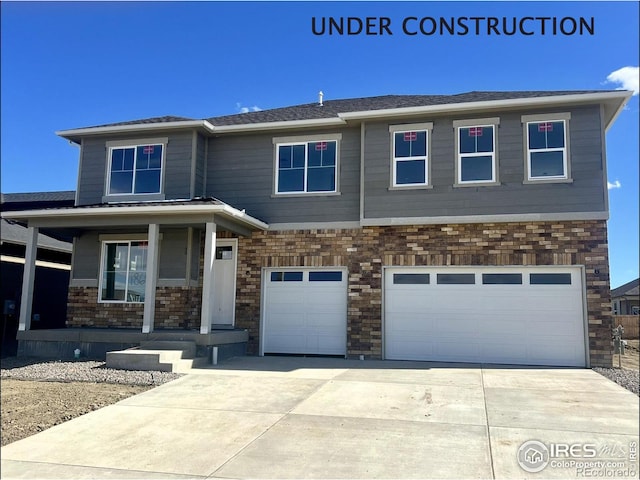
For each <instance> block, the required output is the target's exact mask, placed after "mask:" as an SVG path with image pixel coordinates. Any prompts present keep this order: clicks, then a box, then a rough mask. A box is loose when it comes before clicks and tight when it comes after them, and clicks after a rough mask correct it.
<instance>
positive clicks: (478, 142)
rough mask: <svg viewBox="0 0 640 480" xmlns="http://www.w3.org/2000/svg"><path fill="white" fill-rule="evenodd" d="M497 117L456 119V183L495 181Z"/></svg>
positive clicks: (491, 182) (496, 176)
mask: <svg viewBox="0 0 640 480" xmlns="http://www.w3.org/2000/svg"><path fill="white" fill-rule="evenodd" d="M499 123H500V119H499V118H484V119H477V120H456V121H454V122H453V126H454V128H455V130H456V185H458V186H463V185H470V186H473V185H480V184H482V185H486V184H495V183H497V182H498V153H497V148H496V131H497V126H498V125H499Z"/></svg>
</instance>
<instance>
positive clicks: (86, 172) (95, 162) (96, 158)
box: [78, 132, 192, 205]
mask: <svg viewBox="0 0 640 480" xmlns="http://www.w3.org/2000/svg"><path fill="white" fill-rule="evenodd" d="M150 137H153V138H156V137H168V138H169V143H168V145H167V151H166V154H165V159H166V161H165V171H164V174H165V188H164V194H165V196H166V198H167V199H178V198H189V194H190V186H191V149H192V133H191V132H180V133H171V134H169V133H167V132H154V133H153V134H149V133H147V134H138V135H119V136H117V137H116V136H99V137H91V138H85V139H83V141H82V149H81V152H82V158H81V161H80V172H79V179H78V180H79V181H78V205H92V204H96V203H102V197H103V196H104V195H105V193H106V192H105V187H106V179H105V175H106V171H107V146H106V144H107V142H109V141H114V140H118V141H119V140H132V141H134V142H135V140H136V139H139V138H150Z"/></svg>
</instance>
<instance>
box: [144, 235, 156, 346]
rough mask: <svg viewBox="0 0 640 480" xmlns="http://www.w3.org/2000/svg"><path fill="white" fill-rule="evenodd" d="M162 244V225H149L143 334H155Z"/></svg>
mask: <svg viewBox="0 0 640 480" xmlns="http://www.w3.org/2000/svg"><path fill="white" fill-rule="evenodd" d="M159 244H160V225H158V224H157V223H151V224H149V237H148V244H147V276H146V279H145V287H144V314H143V316H142V333H151V332H153V319H154V316H155V314H156V286H157V284H158V250H159V248H158V247H159Z"/></svg>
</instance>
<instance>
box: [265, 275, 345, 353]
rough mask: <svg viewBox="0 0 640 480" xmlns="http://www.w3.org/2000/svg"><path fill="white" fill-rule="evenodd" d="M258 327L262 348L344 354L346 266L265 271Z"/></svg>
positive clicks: (275, 350) (280, 351)
mask: <svg viewBox="0 0 640 480" xmlns="http://www.w3.org/2000/svg"><path fill="white" fill-rule="evenodd" d="M262 328H263V353H295V354H316V355H346V350H347V273H346V271H345V270H342V269H302V268H301V269H282V270H278V269H269V270H267V271H266V272H265V282H264V302H263V327H262Z"/></svg>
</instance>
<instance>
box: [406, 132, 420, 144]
mask: <svg viewBox="0 0 640 480" xmlns="http://www.w3.org/2000/svg"><path fill="white" fill-rule="evenodd" d="M417 139H418V132H404V141H405V142H415V141H416V140H417Z"/></svg>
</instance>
